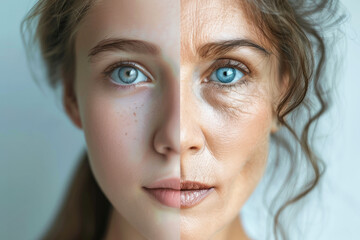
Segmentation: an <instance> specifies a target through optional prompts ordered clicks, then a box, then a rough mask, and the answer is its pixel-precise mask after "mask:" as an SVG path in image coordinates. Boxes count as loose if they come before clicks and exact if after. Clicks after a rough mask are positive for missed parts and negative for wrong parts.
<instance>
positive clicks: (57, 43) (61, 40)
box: [21, 0, 111, 240]
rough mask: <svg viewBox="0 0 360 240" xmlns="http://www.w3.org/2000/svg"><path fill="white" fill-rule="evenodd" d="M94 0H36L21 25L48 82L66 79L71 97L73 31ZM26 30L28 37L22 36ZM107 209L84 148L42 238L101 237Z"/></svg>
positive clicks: (107, 206) (26, 43)
mask: <svg viewBox="0 0 360 240" xmlns="http://www.w3.org/2000/svg"><path fill="white" fill-rule="evenodd" d="M93 3H94V0H64V1H59V0H39V1H38V2H37V3H36V5H35V6H34V7H33V8H32V9H31V10H30V12H29V13H28V15H27V16H26V17H25V19H24V20H23V22H22V26H21V29H22V33H23V39H24V43H25V45H26V46H27V49H28V50H29V49H31V46H33V45H36V44H39V46H40V50H41V57H42V59H43V60H44V63H45V66H46V70H47V78H48V83H49V85H50V86H51V87H52V88H56V87H57V86H58V85H59V83H60V82H61V81H66V82H64V83H65V84H64V86H65V87H66V88H67V89H68V90H67V94H69V95H71V96H70V97H75V96H74V93H73V89H72V88H73V82H74V69H75V56H74V42H75V41H74V39H75V35H76V30H77V27H78V25H79V23H80V22H81V20H82V19H83V17H84V16H85V15H86V13H87V11H88V10H89V8H90V7H91V5H92V4H93ZM33 28H35V31H33ZM26 33H28V34H29V36H30V38H28V39H25V38H26V37H28V35H26ZM36 41H38V42H36ZM28 54H31V53H30V52H28ZM28 57H31V56H28ZM110 210H111V204H110V203H109V201H108V199H107V198H106V197H105V195H104V194H103V192H102V191H101V189H100V188H99V186H98V184H97V182H96V180H95V178H94V176H93V173H92V171H91V169H90V165H89V160H88V156H87V152H86V151H85V152H84V153H83V156H82V157H81V159H80V162H79V164H78V167H77V170H76V171H75V173H74V176H73V179H72V181H71V183H70V186H69V188H68V191H67V194H66V196H65V198H64V201H63V205H62V206H61V207H60V209H59V210H58V214H57V216H56V217H55V219H54V220H53V222H52V223H51V225H50V226H49V229H48V231H47V232H46V233H45V234H44V236H43V237H42V239H44V240H54V239H55V240H56V239H58V240H63V239H74V240H75V239H94V240H95V239H101V238H103V237H104V234H105V232H106V228H107V223H108V218H109V215H110Z"/></svg>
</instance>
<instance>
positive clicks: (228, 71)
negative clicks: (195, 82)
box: [210, 67, 244, 83]
mask: <svg viewBox="0 0 360 240" xmlns="http://www.w3.org/2000/svg"><path fill="white" fill-rule="evenodd" d="M243 76H244V74H243V73H242V72H241V71H239V70H237V69H236V68H231V67H221V68H218V69H216V70H215V71H214V72H213V73H212V74H211V76H210V80H212V81H215V82H220V83H234V82H237V81H239V80H240V79H241V78H242V77H243Z"/></svg>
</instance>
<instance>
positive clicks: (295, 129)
mask: <svg viewBox="0 0 360 240" xmlns="http://www.w3.org/2000/svg"><path fill="white" fill-rule="evenodd" d="M339 5H340V3H339V2H338V1H336V0H310V1H308V0H296V1H295V0H271V1H269V0H247V7H248V8H249V10H250V11H248V16H249V17H250V18H251V20H253V21H254V22H255V25H256V26H257V29H258V30H260V33H261V35H262V37H264V38H265V39H267V40H268V41H269V42H271V43H272V45H273V47H274V49H275V50H276V51H275V52H276V57H277V58H278V60H279V63H280V64H279V71H280V79H279V81H281V79H282V78H281V77H282V76H283V75H284V74H287V76H288V80H289V81H288V82H287V83H286V85H287V86H286V87H287V89H286V91H285V92H284V94H283V95H282V96H281V99H280V103H279V104H278V106H277V109H276V114H277V120H278V122H279V124H280V125H281V126H283V127H282V129H281V131H279V132H277V133H276V134H273V135H272V140H273V141H274V143H275V144H276V145H277V147H278V151H277V154H276V156H275V161H274V163H273V164H274V165H273V166H272V167H273V169H272V170H273V171H272V175H271V176H272V180H271V181H270V182H269V188H268V189H270V187H271V185H274V184H272V183H273V179H275V178H276V177H275V175H278V174H282V176H280V177H283V176H284V172H279V171H276V170H277V169H279V168H281V167H284V166H285V165H286V166H285V167H287V168H288V172H287V174H286V175H285V178H283V182H282V184H280V185H279V186H278V189H277V194H276V197H275V198H274V199H273V200H272V201H271V204H270V213H271V214H272V215H273V221H274V223H273V233H274V236H275V239H289V236H288V232H287V231H286V230H285V227H284V220H285V219H282V216H283V215H284V212H285V210H286V209H288V208H289V207H290V206H292V205H295V203H298V202H300V201H301V200H303V199H304V198H305V197H306V196H307V195H308V194H309V193H310V192H311V191H312V190H313V189H314V188H315V187H316V186H317V185H318V183H319V181H320V180H321V177H322V176H323V174H324V171H325V167H326V165H325V163H324V161H323V160H322V159H321V157H320V155H319V154H317V153H316V150H315V149H314V144H313V142H312V137H313V136H315V131H316V124H317V123H318V121H319V119H320V118H321V117H322V116H323V115H324V113H325V112H326V111H327V110H328V109H329V106H330V103H331V101H330V100H331V91H328V90H329V89H327V87H328V86H330V85H331V84H330V83H331V80H332V79H330V78H329V77H328V76H327V75H326V74H325V72H326V69H327V66H328V64H329V62H328V56H329V55H330V47H331V44H330V42H328V41H327V39H326V38H325V33H326V30H327V29H330V28H331V27H333V26H335V25H337V24H338V23H339V22H341V21H342V19H343V18H344V17H345V15H344V14H343V13H340V11H339V9H340V7H339ZM280 150H285V152H284V151H283V152H281V154H280ZM286 154H287V155H288V156H289V157H288V159H286V158H285V157H284V156H285V155H286ZM304 166H305V168H306V169H307V171H306V174H307V176H306V177H307V178H306V179H302V180H304V181H303V182H302V183H299V178H300V174H301V173H300V171H301V170H302V169H303V167H304ZM278 177H279V176H278ZM271 189H273V188H271ZM295 190H297V191H295ZM269 192H270V190H268V191H267V194H266V195H268V194H269ZM281 197H286V198H287V200H286V202H285V203H283V204H280V205H279V204H278V202H277V200H279V199H280V198H281ZM288 220H289V219H287V221H288Z"/></svg>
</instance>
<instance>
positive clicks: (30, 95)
mask: <svg viewBox="0 0 360 240" xmlns="http://www.w3.org/2000/svg"><path fill="white" fill-rule="evenodd" d="M34 2H35V1H34V0H17V1H6V2H5V1H3V2H2V4H1V8H0V17H1V21H0V27H1V34H0V61H1V64H0V73H1V78H0V239H4V240H7V239H9V240H18V239H19V240H20V239H21V240H23V239H25V240H27V239H29V240H31V239H37V238H38V237H39V235H40V234H41V233H42V232H43V231H44V229H45V228H46V226H47V224H48V223H49V221H50V220H51V219H52V216H53V214H54V212H55V211H56V209H57V207H58V206H59V203H60V202H61V199H62V197H63V193H64V190H65V188H66V184H67V183H68V179H69V176H70V175H71V173H72V170H73V167H74V166H75V164H76V160H77V159H78V157H79V155H80V153H81V150H82V149H83V148H84V146H85V142H84V138H83V134H82V132H81V131H79V130H77V129H76V128H75V127H74V126H73V125H72V124H71V123H70V121H69V119H68V118H67V117H66V116H65V114H64V112H63V110H62V106H61V102H60V100H59V96H58V95H55V94H54V93H53V92H51V91H50V90H48V89H46V88H43V90H41V89H40V88H39V87H38V86H37V85H36V84H35V82H34V80H33V79H32V77H31V74H30V72H29V70H28V65H27V63H26V58H25V51H24V47H23V45H22V42H21V38H20V32H19V25H20V21H21V19H22V18H23V16H24V15H25V13H26V12H27V11H28V10H29V9H30V7H31V6H32V5H33V4H34ZM342 3H343V4H344V5H345V7H346V8H347V9H348V12H349V13H350V15H351V17H350V19H349V20H348V21H347V23H346V24H345V25H344V27H343V30H344V33H345V34H346V39H345V40H344V42H346V43H347V47H346V48H343V49H344V50H343V55H344V60H345V62H344V63H343V64H342V65H343V68H342V70H340V71H341V72H340V74H338V80H337V81H338V82H339V88H338V91H337V92H338V94H337V96H336V98H335V106H334V107H333V108H332V110H331V113H330V114H328V115H327V118H328V119H327V120H326V121H325V122H328V123H329V124H328V126H326V128H325V127H324V131H326V132H327V134H328V137H327V141H326V145H324V146H322V148H323V149H322V151H323V156H324V157H325V159H326V162H327V164H328V169H327V172H326V175H325V179H324V181H323V182H324V185H323V187H322V192H321V194H320V195H321V199H322V203H321V207H320V208H319V205H318V204H310V205H309V206H308V207H309V208H308V209H310V210H311V211H313V212H314V213H315V215H316V216H318V217H317V218H316V221H315V220H314V222H313V224H312V225H313V228H312V229H310V230H309V236H308V237H307V238H306V239H324V240H325V239H326V240H332V239H334V240H335V239H336V240H337V239H348V240H351V239H354V240H355V239H360V229H359V227H360V187H359V184H360V174H359V173H360V157H359V153H360V151H359V149H360V144H359V143H360V141H359V136H360V127H359V124H360V107H359V104H360V94H359V92H360V78H359V74H360V64H359V62H360V61H359V58H360V15H359V14H358V12H359V11H360V2H359V1H356V0H343V1H342ZM257 227H258V226H257V225H255V224H254V225H253V226H250V227H249V228H253V229H256V228H257Z"/></svg>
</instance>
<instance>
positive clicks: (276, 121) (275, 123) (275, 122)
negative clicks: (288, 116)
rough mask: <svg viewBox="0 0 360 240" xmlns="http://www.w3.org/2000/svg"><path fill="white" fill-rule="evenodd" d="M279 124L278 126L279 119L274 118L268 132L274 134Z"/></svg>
mask: <svg viewBox="0 0 360 240" xmlns="http://www.w3.org/2000/svg"><path fill="white" fill-rule="evenodd" d="M279 126H280V124H279V121H278V120H277V119H275V118H274V120H273V121H272V124H271V129H270V133H271V134H275V133H276V132H277V131H278V130H279Z"/></svg>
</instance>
